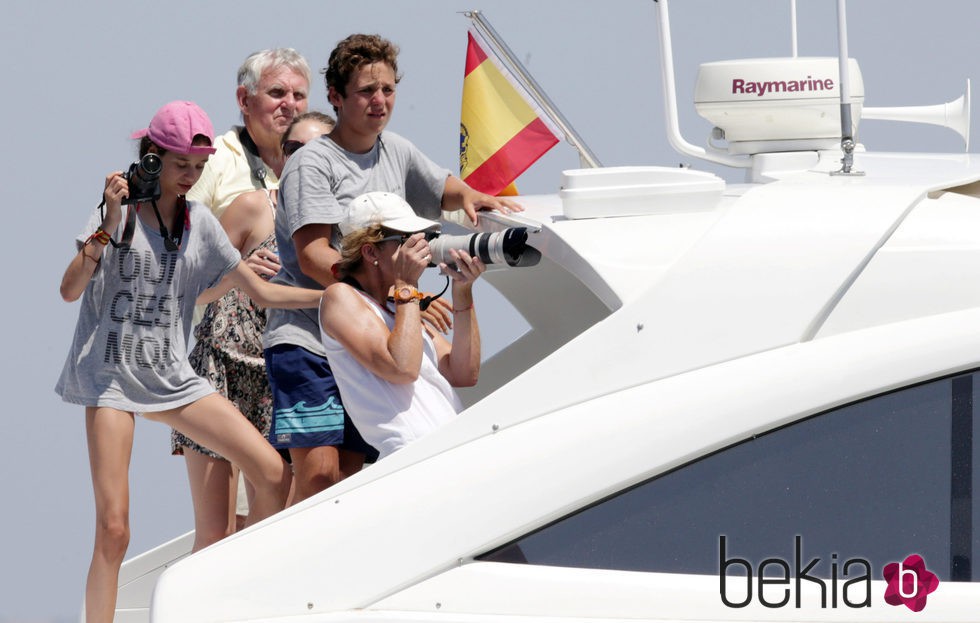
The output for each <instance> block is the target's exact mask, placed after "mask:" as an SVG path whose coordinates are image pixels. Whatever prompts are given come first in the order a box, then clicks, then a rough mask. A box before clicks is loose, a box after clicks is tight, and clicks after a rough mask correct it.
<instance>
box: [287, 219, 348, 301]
mask: <svg viewBox="0 0 980 623" xmlns="http://www.w3.org/2000/svg"><path fill="white" fill-rule="evenodd" d="M332 233H333V225H320V224H311V225H304V226H303V227H300V228H299V229H297V230H296V232H295V233H294V234H293V244H294V245H295V247H296V256H297V259H298V260H299V268H300V270H302V271H303V274H304V275H306V276H307V277H309V278H311V279H315V280H316V282H317V283H319V284H320V285H322V286H323V287H327V286H329V285H330V284H332V283H336V281H337V280H336V279H334V276H333V272H332V271H331V270H330V268H331V267H332V266H333V265H334V264H335V263H336V262H337V261H338V260H340V253H339V252H338V251H337V250H336V249H334V248H333V247H331V246H330V236H331V235H332Z"/></svg>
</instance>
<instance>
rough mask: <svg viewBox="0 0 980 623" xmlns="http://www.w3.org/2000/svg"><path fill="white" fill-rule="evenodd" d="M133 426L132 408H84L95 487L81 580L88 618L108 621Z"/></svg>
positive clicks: (124, 537)
mask: <svg viewBox="0 0 980 623" xmlns="http://www.w3.org/2000/svg"><path fill="white" fill-rule="evenodd" d="M134 426H135V421H134V418H133V414H132V413H127V412H125V411H119V410H117V409H109V408H106V407H101V408H96V407H86V408H85V430H86V435H87V437H88V452H89V465H90V467H91V470H92V488H93V490H94V492H95V548H94V550H93V552H92V564H91V565H90V566H89V570H88V580H87V581H86V584H85V620H86V621H87V622H88V623H111V622H112V619H113V617H114V616H115V610H116V595H117V592H118V588H117V587H118V584H119V567H120V565H121V564H122V561H123V557H124V556H125V555H126V548H127V547H129V461H130V457H131V456H132V453H133V428H134Z"/></svg>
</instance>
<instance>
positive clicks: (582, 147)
mask: <svg viewBox="0 0 980 623" xmlns="http://www.w3.org/2000/svg"><path fill="white" fill-rule="evenodd" d="M463 15H465V16H466V17H468V18H469V19H470V21H471V22H472V23H473V26H475V27H476V29H477V30H478V31H479V32H480V34H481V35H482V36H483V37H484V38H485V39H486V40H487V42H488V43H489V44H490V45H492V46H493V47H494V50H493V52H494V53H495V54H496V56H497V58H498V59H499V60H501V61H502V62H504V63H506V64H507V65H508V69H509V70H510V71H511V73H513V74H514V77H515V78H516V79H517V80H518V81H519V82H520V83H521V86H523V87H524V88H525V89H526V90H527V92H528V93H529V94H530V96H531V97H533V98H534V100H535V102H536V103H537V104H538V106H540V107H541V109H542V111H543V112H544V114H546V115H548V118H549V119H550V120H551V121H552V123H554V124H555V125H556V126H558V127H559V128H560V129H561V131H562V132H564V134H565V139H566V140H567V141H568V142H569V143H570V144H571V146H572V147H574V148H575V149H576V150H577V151H578V155H579V159H580V160H581V162H582V165H583V166H589V167H593V168H597V167H601V166H602V163H600V162H599V159H598V158H597V157H596V155H595V154H594V153H592V150H591V149H589V147H588V145H586V144H585V141H584V140H582V137H580V136H579V135H578V133H577V132H576V131H575V130H574V129H572V125H571V124H570V123H568V120H566V119H565V116H564V115H562V114H561V111H559V110H558V107H557V106H555V105H554V103H553V102H552V101H551V99H550V98H549V97H548V95H547V94H546V93H545V92H544V90H543V89H542V88H541V87H540V86H539V85H538V83H537V82H536V81H535V80H534V78H533V77H531V74H530V73H528V71H527V70H526V69H524V66H523V65H522V64H521V63H520V61H518V60H517V58H516V57H515V56H514V53H513V52H511V50H510V48H509V47H507V44H506V43H505V42H504V40H503V39H501V38H500V36H499V35H498V34H497V31H496V30H494V29H493V26H491V25H490V22H488V21H487V20H486V18H484V17H483V14H482V13H481V12H480V11H479V10H472V11H463Z"/></svg>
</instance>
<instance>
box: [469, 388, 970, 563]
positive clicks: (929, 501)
mask: <svg viewBox="0 0 980 623" xmlns="http://www.w3.org/2000/svg"><path fill="white" fill-rule="evenodd" d="M975 381H976V379H975V375H964V376H961V377H958V378H956V379H942V380H938V381H934V382H930V383H927V384H923V385H918V386H915V387H910V388H907V389H904V390H901V391H897V392H893V393H889V394H886V395H883V396H878V397H875V398H872V399H868V400H865V401H863V402H860V403H857V404H852V405H848V406H846V407H843V408H840V409H836V410H834V411H831V412H828V413H824V414H822V415H819V416H815V417H812V418H809V419H807V420H805V421H802V422H799V423H796V424H794V425H791V426H788V427H785V428H782V429H778V430H776V431H773V432H771V433H768V434H766V435H762V436H759V437H757V438H755V439H752V440H748V441H745V442H743V443H740V444H738V445H736V446H733V447H730V448H727V449H725V450H723V451H721V452H718V453H716V454H714V455H711V456H708V457H706V458H704V459H702V460H699V461H697V462H695V463H692V464H689V465H687V466H684V467H682V468H680V469H677V470H675V471H673V472H671V473H668V474H665V475H663V476H660V477H657V478H655V479H653V480H650V481H648V482H646V483H644V484H642V485H640V486H637V487H634V488H632V489H630V490H628V491H626V492H623V493H621V494H619V495H617V496H615V497H613V498H611V499H607V500H605V501H603V502H602V503H600V504H597V505H595V506H592V507H590V508H587V509H585V510H582V511H580V512H578V513H576V514H574V515H572V516H569V517H566V518H565V519H563V520H561V521H559V522H557V523H555V524H552V525H551V526H548V527H546V528H544V529H542V530H540V531H538V532H536V533H534V534H531V535H528V536H526V537H525V538H522V539H520V540H518V541H516V542H515V543H512V544H510V545H509V546H506V547H503V548H501V549H499V550H496V551H494V552H490V553H489V554H487V555H485V556H483V557H481V558H482V559H483V560H496V561H508V562H525V561H526V562H528V563H531V564H540V565H557V566H567V567H586V568H598V569H622V570H637V571H658V572H671V573H697V574H717V573H718V569H719V537H720V536H721V535H725V536H726V541H727V543H726V550H727V552H726V553H727V556H728V557H729V558H731V557H740V558H744V559H747V560H749V561H751V562H753V563H754V565H755V566H756V568H758V563H759V562H760V561H762V560H764V559H766V558H770V557H779V558H782V559H784V560H787V561H793V560H794V555H795V553H794V543H795V537H796V536H797V535H800V537H801V545H802V555H801V558H802V561H803V562H802V564H803V565H806V564H807V562H808V561H810V560H811V559H813V558H820V559H821V562H820V563H819V564H818V565H817V566H816V567H815V568H814V570H813V575H815V576H818V577H829V576H830V573H831V561H832V560H833V558H832V556H833V555H834V554H836V555H837V560H838V561H839V564H840V565H843V563H844V562H845V561H846V560H848V559H852V558H863V559H866V560H868V561H870V563H871V565H872V569H874V570H875V573H876V574H877V573H878V570H880V569H881V568H882V566H883V565H884V564H886V563H888V562H892V561H898V560H903V559H904V558H905V557H906V556H907V555H908V554H912V553H917V554H919V555H921V556H922V557H923V558H924V559H925V561H926V564H927V566H928V568H929V569H930V570H932V571H933V572H935V573H936V574H937V575H938V576H939V577H940V578H941V579H949V578H950V577H951V560H952V559H954V558H956V559H957V560H958V561H959V562H958V565H959V571H958V573H959V574H960V575H959V577H957V578H956V579H969V577H970V576H969V563H970V558H971V557H972V558H974V559H975V558H976V557H977V555H978V554H980V538H978V536H977V535H976V534H974V533H975V532H977V530H976V529H975V525H976V522H975V520H974V518H977V517H980V506H978V503H977V502H976V500H974V499H973V496H972V483H971V481H973V482H980V480H978V478H980V476H978V474H980V471H978V463H980V461H978V460H977V450H976V445H977V444H975V443H973V442H972V433H971V432H970V431H972V422H973V419H974V418H973V413H974V410H975V407H974V405H976V404H977V400H974V399H973V395H974V390H973V386H980V383H977V382H975ZM954 396H957V401H956V402H957V404H958V405H959V409H960V415H959V416H958V418H954V415H953V414H954V408H953V405H954ZM954 423H958V424H957V425H958V427H959V428H955V429H954V428H953V426H954ZM964 423H965V425H966V428H964ZM954 431H955V435H954ZM954 437H955V439H956V440H957V442H959V444H960V449H959V450H956V443H955V442H954V441H953V439H954ZM964 438H966V444H967V445H966V450H965V453H964V451H963V448H962V446H963V440H964ZM954 460H956V461H957V463H958V466H959V468H958V469H959V471H960V472H962V473H960V475H958V476H957V479H958V480H957V482H958V490H959V491H960V493H963V491H964V490H965V491H966V492H967V494H968V495H967V497H966V498H965V499H963V496H962V495H960V496H959V497H960V499H961V502H957V503H956V504H951V499H953V497H955V496H954V489H953V485H952V482H951V476H950V474H951V463H952V461H954ZM964 470H965V471H964ZM971 476H972V478H971ZM964 484H966V485H968V486H965V487H964ZM964 503H965V506H964ZM954 508H955V509H956V510H955V511H952V510H951V509H954ZM951 526H953V527H954V528H953V529H954V530H955V532H956V535H957V536H956V537H955V538H953V539H951V536H950V534H951ZM957 539H959V540H960V545H959V546H956V544H955V542H956V540H957ZM951 540H952V541H953V546H954V548H955V547H959V550H955V549H954V552H957V551H958V554H952V555H951V550H950V548H951ZM964 566H965V568H966V569H967V574H966V575H965V576H964V575H962V571H963V568H964ZM875 579H880V578H875Z"/></svg>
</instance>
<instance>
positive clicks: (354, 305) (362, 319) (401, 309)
mask: <svg viewBox="0 0 980 623" xmlns="http://www.w3.org/2000/svg"><path fill="white" fill-rule="evenodd" d="M320 326H321V327H323V330H324V331H326V332H327V334H328V335H330V337H332V338H333V339H335V340H337V341H338V342H340V344H341V345H342V346H343V347H344V348H345V349H346V350H347V352H349V353H350V354H351V355H352V356H353V357H354V358H355V359H356V360H357V361H358V363H360V364H361V365H362V366H364V367H365V368H367V369H368V370H369V371H370V372H371V373H372V374H374V375H376V376H378V377H380V378H382V379H384V380H385V381H388V382H389V383H392V384H394V385H403V384H407V383H412V382H414V381H415V379H417V378H418V375H419V370H421V368H422V327H421V313H420V312H419V306H418V304H417V303H404V304H401V305H396V306H395V326H394V329H393V330H391V331H389V330H388V326H387V325H386V324H385V323H384V322H383V321H382V320H381V319H380V318H378V316H377V314H375V313H374V311H373V310H372V309H371V307H370V305H369V303H368V302H367V301H365V300H364V299H363V298H362V297H361V295H360V294H358V293H357V291H356V290H354V288H352V287H351V286H349V285H347V284H346V283H337V284H334V285H332V286H330V287H328V288H327V289H326V290H325V291H324V298H323V305H321V306H320Z"/></svg>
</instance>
